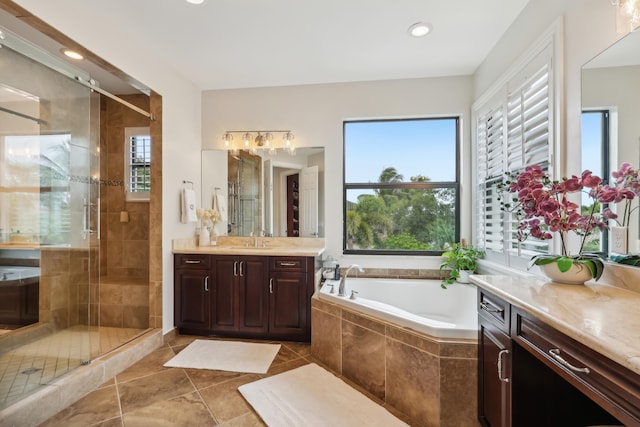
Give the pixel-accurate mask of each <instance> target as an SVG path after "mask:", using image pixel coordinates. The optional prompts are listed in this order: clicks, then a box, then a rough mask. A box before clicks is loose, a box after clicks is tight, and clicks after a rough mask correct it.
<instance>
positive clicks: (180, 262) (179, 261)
mask: <svg viewBox="0 0 640 427" xmlns="http://www.w3.org/2000/svg"><path fill="white" fill-rule="evenodd" d="M210 266H211V255H204V254H176V255H175V265H174V268H194V269H196V268H197V269H203V268H209V267H210Z"/></svg>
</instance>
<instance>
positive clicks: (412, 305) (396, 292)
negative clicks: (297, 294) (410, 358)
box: [318, 278, 478, 339]
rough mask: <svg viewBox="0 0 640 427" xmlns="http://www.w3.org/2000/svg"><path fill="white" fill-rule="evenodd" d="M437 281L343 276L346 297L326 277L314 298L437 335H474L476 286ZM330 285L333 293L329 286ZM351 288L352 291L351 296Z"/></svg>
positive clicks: (462, 336)
mask: <svg viewBox="0 0 640 427" xmlns="http://www.w3.org/2000/svg"><path fill="white" fill-rule="evenodd" d="M440 284H441V281H440V280H423V279H406V280H405V279H370V278H347V280H346V286H345V289H346V292H345V293H346V295H347V296H346V297H339V296H338V287H339V281H337V280H327V281H326V282H325V283H324V284H323V286H322V288H320V291H319V292H318V298H320V299H322V300H325V301H328V302H332V303H335V304H338V305H341V306H343V307H346V308H348V309H351V310H355V311H359V312H362V313H365V314H368V315H370V316H373V317H376V318H379V319H382V320H385V321H387V322H390V323H393V324H396V325H398V326H403V327H407V328H411V329H413V330H415V331H418V332H422V333H424V334H426V335H430V336H433V337H439V338H465V339H476V338H477V337H478V314H477V311H476V310H477V309H476V298H477V295H476V287H475V286H474V285H466V284H459V283H456V284H453V285H448V286H447V289H442V288H441V286H440ZM332 287H333V291H334V292H333V293H331V288H332ZM351 291H356V292H357V294H356V295H355V299H351V298H350V295H351Z"/></svg>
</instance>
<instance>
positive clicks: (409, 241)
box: [384, 233, 430, 251]
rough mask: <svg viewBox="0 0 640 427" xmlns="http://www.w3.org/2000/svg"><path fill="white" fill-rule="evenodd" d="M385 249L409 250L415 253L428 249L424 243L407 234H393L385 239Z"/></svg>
mask: <svg viewBox="0 0 640 427" xmlns="http://www.w3.org/2000/svg"><path fill="white" fill-rule="evenodd" d="M384 248H385V249H409V250H415V251H426V250H429V249H430V247H429V245H427V244H426V243H423V242H421V241H419V240H418V239H416V238H415V237H413V236H412V235H410V234H409V233H401V234H394V235H393V236H389V237H387V239H386V240H385V241H384Z"/></svg>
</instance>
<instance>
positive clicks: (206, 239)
mask: <svg viewBox="0 0 640 427" xmlns="http://www.w3.org/2000/svg"><path fill="white" fill-rule="evenodd" d="M210 245H211V236H210V235H209V230H208V229H207V227H202V228H201V229H200V234H199V236H198V246H210Z"/></svg>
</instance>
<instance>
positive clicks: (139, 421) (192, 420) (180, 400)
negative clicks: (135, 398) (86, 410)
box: [124, 392, 218, 427]
mask: <svg viewBox="0 0 640 427" xmlns="http://www.w3.org/2000/svg"><path fill="white" fill-rule="evenodd" d="M124 425H125V426H129V425H131V426H136V427H145V426H149V427H157V426H175V427H179V426H180V427H182V426H184V427H196V426H197V427H205V426H215V425H218V423H217V422H216V420H215V419H214V418H213V416H212V415H211V412H209V409H208V408H207V406H206V405H205V404H204V402H203V401H202V399H201V398H200V395H199V394H198V393H197V392H194V393H190V394H186V395H183V396H178V397H175V398H173V399H170V400H163V401H159V402H155V403H153V404H151V405H148V406H145V407H142V408H140V409H137V410H135V411H133V412H130V413H127V414H124Z"/></svg>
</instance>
